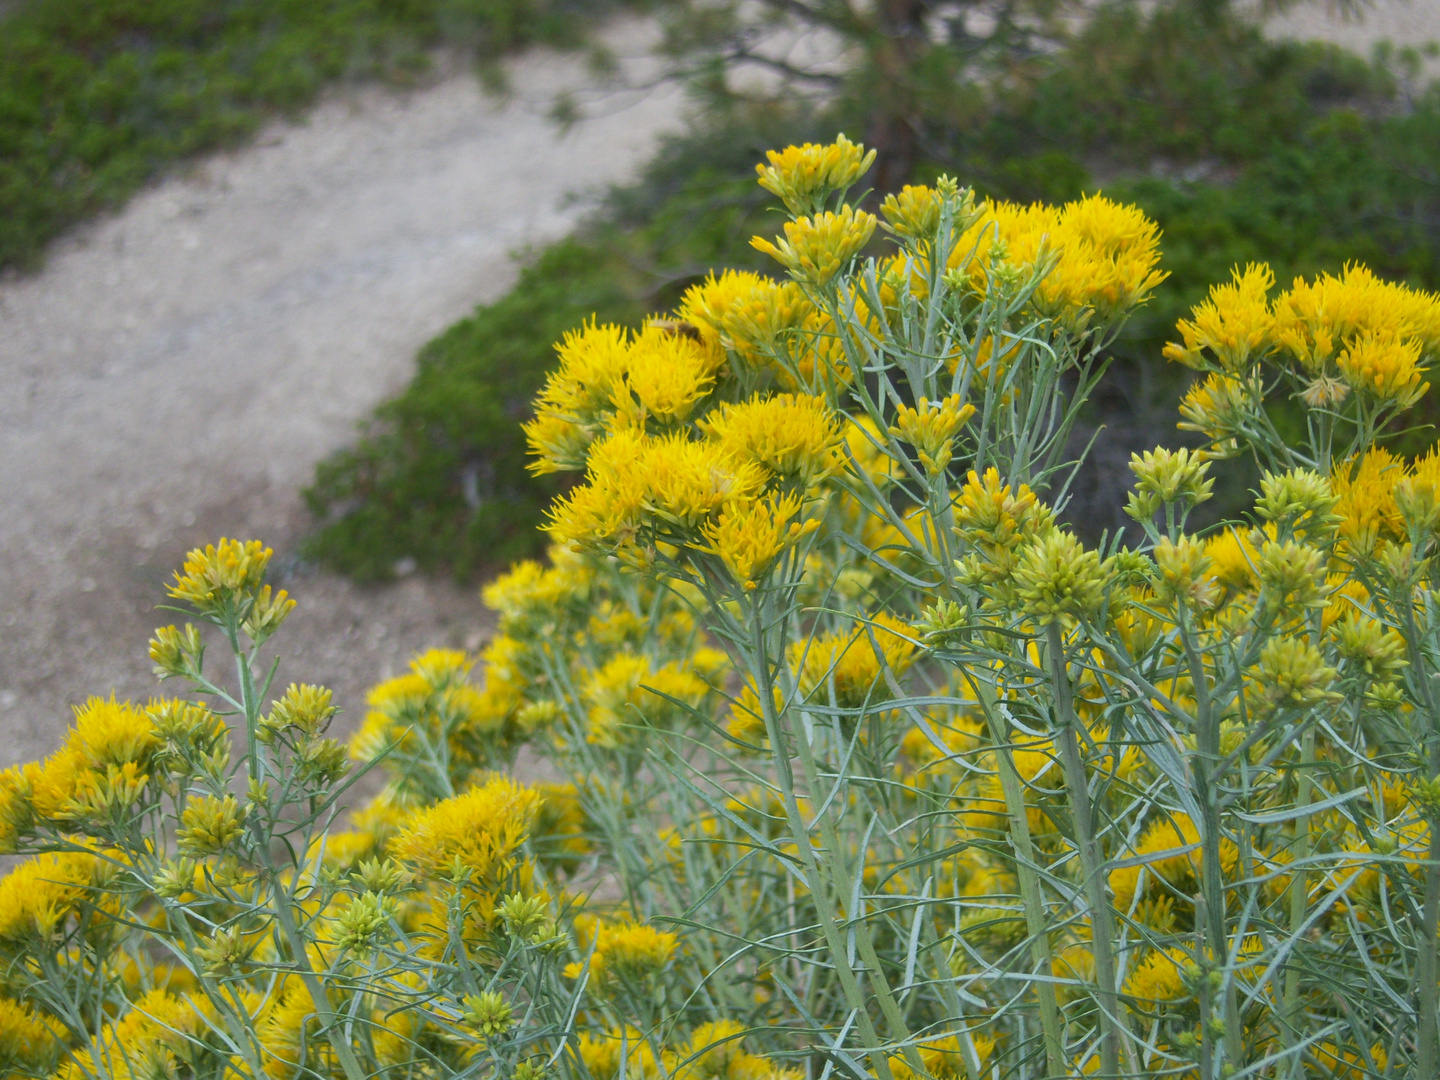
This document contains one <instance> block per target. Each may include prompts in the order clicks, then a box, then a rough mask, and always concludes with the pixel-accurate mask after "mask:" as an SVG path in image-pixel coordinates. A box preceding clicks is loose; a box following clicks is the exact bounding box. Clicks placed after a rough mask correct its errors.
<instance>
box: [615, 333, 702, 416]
mask: <svg viewBox="0 0 1440 1080" xmlns="http://www.w3.org/2000/svg"><path fill="white" fill-rule="evenodd" d="M723 359H724V357H723V355H722V356H721V360H722V361H723ZM714 386H715V364H714V362H713V358H712V357H711V356H709V355H707V354H706V352H705V350H703V349H702V347H701V346H700V345H698V344H697V343H696V342H695V341H694V340H693V339H691V338H689V337H687V336H685V335H684V334H673V333H670V332H668V331H667V330H665V329H664V328H663V327H661V326H658V325H655V324H651V325H649V326H647V327H645V329H644V330H642V331H641V332H640V333H639V334H638V335H637V336H636V338H635V341H634V343H633V344H632V345H631V347H630V352H629V355H628V356H627V363H626V369H625V378H624V381H623V383H621V384H619V385H617V386H616V387H615V389H614V391H613V394H612V400H613V402H614V405H615V408H616V409H617V411H618V412H619V413H620V415H621V416H622V417H625V418H626V420H627V421H628V422H630V423H633V424H636V425H640V424H643V423H644V422H645V420H646V419H654V420H656V421H657V422H659V423H661V424H677V423H680V422H681V421H683V420H686V419H688V418H689V416H690V414H691V413H692V412H694V411H695V407H696V406H697V405H698V404H699V403H700V402H701V400H702V399H704V398H705V397H706V395H708V394H709V393H710V391H711V390H712V389H714Z"/></svg>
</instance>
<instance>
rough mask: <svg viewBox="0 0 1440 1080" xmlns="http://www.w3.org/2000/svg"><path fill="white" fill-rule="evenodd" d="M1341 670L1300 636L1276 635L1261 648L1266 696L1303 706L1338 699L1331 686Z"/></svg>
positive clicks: (1259, 675)
mask: <svg viewBox="0 0 1440 1080" xmlns="http://www.w3.org/2000/svg"><path fill="white" fill-rule="evenodd" d="M1337 678H1339V672H1337V671H1336V670H1335V669H1334V668H1333V667H1331V666H1330V665H1328V664H1327V663H1325V658H1324V657H1323V656H1321V655H1320V650H1319V649H1317V648H1316V647H1315V646H1314V645H1312V644H1310V643H1309V642H1308V641H1304V640H1302V639H1299V638H1283V637H1282V638H1272V639H1271V640H1270V641H1268V642H1266V643H1265V645H1264V647H1263V648H1262V649H1261V650H1260V663H1259V664H1258V666H1257V670H1256V679H1257V681H1258V683H1259V685H1260V690H1261V692H1262V693H1263V694H1264V696H1265V698H1266V700H1268V701H1270V702H1272V703H1274V704H1276V705H1289V706H1293V707H1296V708H1303V707H1305V706H1308V705H1317V704H1319V703H1321V702H1326V701H1331V702H1333V701H1338V700H1339V699H1340V697H1341V695H1340V694H1337V693H1333V692H1331V690H1330V687H1331V686H1333V685H1334V683H1335V680H1336V679H1337Z"/></svg>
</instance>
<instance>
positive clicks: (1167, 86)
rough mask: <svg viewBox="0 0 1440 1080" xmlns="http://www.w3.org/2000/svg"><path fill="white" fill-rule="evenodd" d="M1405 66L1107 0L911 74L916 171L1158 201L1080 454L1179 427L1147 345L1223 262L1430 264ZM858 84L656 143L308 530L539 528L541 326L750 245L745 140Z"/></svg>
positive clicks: (433, 539)
mask: <svg viewBox="0 0 1440 1080" xmlns="http://www.w3.org/2000/svg"><path fill="white" fill-rule="evenodd" d="M1417 70H1418V65H1417V58H1416V56H1415V55H1413V54H1390V55H1387V56H1382V57H1379V58H1377V59H1376V60H1374V61H1367V60H1362V59H1360V58H1358V57H1355V56H1353V55H1349V54H1347V53H1345V52H1343V51H1341V50H1339V49H1337V48H1333V47H1330V46H1325V45H1319V44H1296V43H1288V42H1272V41H1267V40H1266V39H1265V38H1264V37H1263V36H1262V35H1261V34H1260V32H1259V31H1258V29H1256V28H1255V27H1254V26H1253V25H1250V24H1248V23H1246V22H1244V21H1242V20H1240V19H1239V18H1236V17H1234V16H1233V15H1231V14H1229V13H1228V11H1227V9H1224V8H1219V9H1217V8H1216V7H1215V6H1214V5H1203V4H1201V5H1197V4H1191V3H1178V4H1175V5H1173V6H1169V7H1160V8H1158V9H1156V10H1154V11H1153V12H1152V13H1150V14H1144V13H1142V12H1141V11H1140V9H1139V8H1138V7H1137V6H1135V5H1131V4H1123V3H1120V4H1112V5H1109V6H1106V7H1104V8H1102V9H1100V10H1099V12H1098V13H1097V14H1096V15H1095V17H1094V19H1093V20H1092V21H1091V23H1090V24H1089V25H1088V27H1087V29H1086V30H1085V31H1084V33H1083V34H1082V35H1081V36H1080V37H1079V39H1078V40H1076V41H1075V42H1074V43H1073V44H1072V45H1071V46H1070V47H1069V48H1067V49H1065V50H1063V51H1062V52H1060V53H1058V54H1056V55H1055V56H1053V57H1052V58H1051V59H1050V60H1049V61H1048V62H1047V63H1046V64H1045V65H1044V67H1043V68H1042V69H1040V71H1039V74H1038V75H1037V76H1034V77H1028V78H1022V79H1017V80H1014V81H1011V82H1007V83H1002V84H1001V87H1000V89H999V90H998V91H990V92H982V91H981V90H980V89H979V88H977V87H975V86H973V85H969V86H966V85H961V86H952V87H950V88H949V91H948V93H947V92H944V91H945V88H943V87H931V88H927V89H925V92H924V98H925V100H926V102H927V107H926V111H925V114H924V122H923V127H922V137H921V142H920V145H921V146H922V149H923V158H922V162H921V164H920V165H919V166H918V167H917V168H916V170H915V173H916V178H917V179H929V178H930V177H932V176H933V175H935V174H938V173H940V172H949V173H951V174H952V175H955V176H957V177H959V178H960V179H961V180H962V182H965V183H969V184H973V185H975V186H976V187H977V189H979V190H980V191H981V192H982V193H983V194H986V195H989V196H993V197H997V198H1009V199H1017V200H1026V201H1028V200H1035V199H1045V200H1064V199H1068V198H1073V197H1075V196H1076V195H1079V194H1081V193H1082V192H1085V191H1093V190H1096V189H1097V188H1099V189H1103V190H1104V191H1105V192H1106V193H1107V194H1110V195H1112V196H1113V197H1117V198H1122V199H1124V200H1127V201H1133V202H1136V203H1138V204H1139V205H1140V206H1141V207H1143V208H1144V209H1145V210H1146V211H1147V212H1148V213H1149V214H1151V215H1152V216H1153V217H1155V218H1156V219H1157V220H1158V221H1159V222H1160V224H1161V227H1162V228H1163V230H1164V238H1163V241H1162V247H1163V250H1164V263H1163V265H1164V268H1165V269H1166V270H1168V271H1169V272H1170V274H1171V276H1170V278H1169V280H1168V281H1167V282H1166V284H1165V285H1164V287H1163V288H1162V289H1161V290H1160V291H1159V293H1158V294H1157V296H1156V297H1155V299H1154V300H1152V302H1151V303H1150V305H1149V306H1148V307H1147V308H1146V309H1145V310H1144V311H1143V312H1142V313H1141V315H1140V316H1139V317H1137V318H1135V319H1134V320H1133V321H1132V323H1131V325H1130V326H1129V328H1128V330H1127V332H1126V334H1125V335H1124V337H1122V339H1121V340H1120V341H1118V342H1117V343H1116V346H1115V353H1116V355H1115V363H1116V365H1117V366H1118V369H1119V374H1120V375H1121V377H1119V378H1115V377H1112V378H1111V379H1109V380H1108V383H1107V384H1106V390H1105V392H1104V393H1102V394H1101V395H1100V396H1099V397H1098V399H1097V402H1096V412H1095V415H1094V416H1093V417H1092V420H1093V422H1094V423H1096V424H1102V423H1103V424H1106V425H1108V426H1109V427H1110V429H1111V432H1110V434H1109V435H1107V438H1109V440H1110V443H1109V444H1108V448H1107V449H1106V451H1105V452H1102V453H1099V454H1097V455H1095V456H1094V460H1095V462H1096V463H1098V464H1097V467H1098V468H1100V469H1102V470H1103V469H1104V468H1105V467H1106V465H1105V462H1106V460H1107V454H1108V456H1109V457H1110V458H1114V459H1115V460H1114V461H1113V462H1112V463H1111V464H1112V465H1115V466H1116V467H1117V468H1116V469H1114V470H1112V471H1116V472H1117V475H1119V474H1124V475H1125V476H1127V477H1128V474H1125V470H1124V466H1123V460H1124V459H1126V458H1128V454H1129V452H1130V449H1131V448H1132V447H1133V448H1139V447H1148V446H1151V445H1154V443H1155V442H1156V441H1157V440H1158V439H1161V438H1166V439H1169V438H1172V437H1173V433H1174V424H1175V416H1174V415H1173V406H1172V405H1171V404H1169V403H1170V402H1173V397H1174V394H1175V391H1176V382H1177V381H1179V380H1180V379H1182V378H1183V377H1184V373H1183V372H1180V371H1178V370H1175V369H1172V368H1167V366H1166V365H1165V364H1164V362H1163V361H1161V360H1160V349H1161V347H1162V346H1163V344H1164V343H1165V341H1166V340H1168V338H1169V337H1170V336H1171V335H1172V334H1173V328H1174V325H1175V320H1176V319H1177V318H1178V317H1179V316H1180V315H1181V314H1183V313H1185V312H1186V311H1187V310H1188V308H1189V307H1190V305H1192V304H1194V303H1195V302H1196V301H1197V300H1199V299H1200V298H1201V297H1202V296H1203V295H1204V293H1205V291H1206V290H1207V289H1208V288H1209V286H1210V285H1211V284H1213V283H1215V282H1218V281H1222V280H1225V279H1226V278H1227V277H1228V275H1229V273H1230V268H1231V267H1232V266H1234V265H1236V264H1243V263H1245V262H1248V261H1252V260H1260V259H1264V260H1266V261H1269V262H1270V263H1271V265H1272V266H1273V267H1274V269H1275V271H1276V275H1277V277H1278V278H1279V279H1280V281H1281V282H1288V280H1289V279H1290V277H1291V276H1293V275H1295V274H1300V273H1306V274H1309V273H1314V272H1316V271H1320V270H1337V269H1339V268H1340V267H1341V266H1342V265H1343V264H1344V263H1345V262H1347V261H1351V260H1358V261H1363V262H1366V263H1368V264H1369V265H1371V266H1372V267H1374V269H1375V270H1376V271H1377V272H1380V273H1382V274H1385V275H1386V276H1390V277H1395V278H1401V279H1404V280H1407V281H1409V282H1411V283H1413V284H1418V285H1421V286H1425V287H1427V288H1435V287H1437V286H1440V93H1437V92H1436V91H1435V90H1433V89H1432V90H1424V91H1421V90H1418V89H1417V88H1416V85H1415V84H1416V82H1417V76H1416V72H1417ZM865 105H866V103H865V101H864V100H863V99H854V100H845V99H842V100H839V101H837V102H836V103H835V104H834V105H833V106H832V107H831V108H830V109H829V110H828V111H826V112H824V113H822V114H809V115H806V114H804V113H801V112H799V111H790V112H786V111H785V110H783V109H776V108H775V107H773V106H770V107H765V108H761V109H758V110H757V109H751V108H747V107H746V106H744V105H743V104H740V103H737V104H735V105H734V106H733V107H730V108H728V109H725V110H723V111H722V112H720V113H719V114H718V115H716V116H714V117H712V118H711V120H710V121H709V124H708V126H704V127H702V129H701V130H698V131H696V132H695V133H693V134H691V135H689V136H686V137H684V138H682V139H679V140H676V141H674V142H672V143H671V144H670V145H669V146H668V147H667V148H666V150H665V152H664V153H662V154H661V156H660V158H659V159H658V160H657V161H656V162H655V164H654V165H653V166H652V167H651V169H650V170H649V171H648V172H647V174H646V175H645V176H644V177H643V178H642V179H641V180H640V181H639V182H638V183H637V184H636V185H635V186H633V187H631V188H628V189H625V190H622V191H618V192H616V193H614V195H612V197H611V199H610V200H609V202H608V203H607V204H606V206H605V208H604V210H603V212H602V213H601V214H600V215H598V217H597V219H596V220H595V221H594V222H592V224H591V225H590V226H589V227H588V228H586V229H585V230H582V231H581V232H580V233H578V234H577V235H576V236H574V237H572V238H571V239H569V240H566V241H564V242H562V243H561V244H560V245H558V246H556V247H554V248H552V249H550V250H548V251H546V252H544V253H541V254H540V255H539V256H538V257H537V258H536V259H535V260H534V261H532V262H531V264H530V266H529V268H528V269H527V270H526V271H525V272H524V273H522V275H521V278H520V280H519V282H518V283H517V284H516V286H515V288H514V289H513V290H512V291H511V292H510V293H509V294H508V295H506V296H505V297H503V298H501V299H500V300H498V301H496V302H495V303H493V304H489V305H485V306H482V307H481V308H479V309H478V310H477V312H476V314H475V315H474V316H472V317H471V318H470V319H468V320H466V321H464V322H462V323H460V324H459V325H458V326H456V327H455V328H453V329H452V330H451V331H449V332H447V333H446V334H445V335H443V336H442V337H440V338H439V339H437V340H436V341H435V342H433V343H432V344H431V345H430V346H428V347H427V348H426V350H425V351H424V353H423V354H422V356H421V363H420V371H419V373H418V375H417V377H416V379H415V382H414V383H413V384H412V385H411V387H410V388H409V389H408V390H407V391H405V392H404V393H403V394H402V395H401V396H400V397H399V398H397V399H396V400H394V401H392V402H390V403H389V404H387V405H385V406H384V407H383V408H382V409H381V410H380V412H379V413H378V415H377V416H376V418H375V420H374V421H373V422H372V423H371V424H370V425H369V427H368V429H367V431H366V432H365V434H364V435H363V437H362V438H361V439H360V441H359V442H358V444H357V445H356V447H355V448H353V449H351V450H349V451H346V452H344V453H342V454H341V455H338V456H337V457H336V458H333V459H332V460H330V461H329V462H327V463H325V464H324V465H323V466H322V467H321V469H320V472H319V475H318V477H317V481H316V484H315V486H314V487H313V488H312V489H311V491H310V492H309V498H310V503H311V506H312V508H313V509H314V510H315V511H316V513H317V514H318V515H319V516H320V519H321V522H322V525H321V528H320V529H319V531H318V532H317V533H316V534H315V536H314V537H313V540H312V543H311V546H310V550H311V552H312V553H313V554H314V555H315V556H316V557H318V558H321V559H323V560H325V561H327V562H329V563H330V564H331V565H333V566H336V567H338V568H339V569H341V570H344V571H346V572H348V573H352V574H355V575H357V576H361V577H384V576H386V575H387V574H388V573H389V572H390V571H391V568H392V567H393V566H394V565H395V563H396V561H397V560H399V559H402V558H414V559H415V560H416V561H417V562H418V563H419V565H420V566H421V567H423V568H425V569H429V570H437V569H442V568H444V569H449V570H452V571H454V572H456V573H459V574H461V575H468V574H472V573H474V572H476V571H478V570H482V569H484V568H485V567H487V566H493V565H496V564H500V563H503V562H504V561H506V560H507V559H510V558H512V557H513V556H514V555H516V554H518V553H520V552H521V551H524V550H526V549H533V548H534V547H535V546H537V545H538V544H539V543H540V541H541V539H542V538H541V537H540V536H539V535H538V534H536V533H535V532H534V531H533V526H534V525H535V524H536V523H537V521H538V520H539V515H540V509H541V507H543V505H544V503H545V502H546V500H547V498H548V496H549V495H550V493H551V491H552V490H553V489H551V488H547V487H546V486H545V485H544V484H542V483H540V482H537V481H535V480H534V479H532V478H530V477H528V476H527V475H526V474H525V472H524V470H523V466H524V460H525V456H524V446H523V440H522V439H521V435H520V431H519V422H520V421H521V420H522V419H523V418H524V417H525V413H526V408H527V405H528V401H529V398H530V397H531V395H532V394H533V393H534V391H535V390H536V389H537V388H538V387H539V385H540V383H541V382H542V381H543V378H544V375H545V372H546V370H547V369H548V367H549V366H550V363H551V361H552V358H553V355H554V353H553V348H552V344H553V342H554V341H555V340H557V339H558V338H559V337H560V335H561V333H562V332H563V331H565V330H567V329H570V328H572V327H574V326H577V325H579V324H580V323H581V322H582V321H584V320H585V319H587V318H589V317H590V316H591V315H592V313H594V314H595V315H597V316H598V318H599V319H600V320H601V321H617V322H622V323H629V324H631V325H634V324H637V323H638V322H639V321H640V319H641V318H643V316H644V315H645V314H646V313H649V312H656V311H661V310H664V309H666V308H667V307H668V306H669V305H671V304H672V303H673V302H674V300H675V299H677V298H678V295H679V293H680V292H681V291H683V287H684V286H685V285H688V284H689V283H690V282H692V281H693V280H695V275H696V274H697V273H699V272H700V268H702V267H705V266H736V267H739V266H747V267H757V266H763V265H764V263H763V261H762V260H759V259H758V258H757V257H756V255H755V252H754V251H752V250H751V249H750V247H749V243H748V241H749V238H750V236H751V235H752V234H753V233H756V232H768V231H774V229H775V228H776V224H775V221H774V220H772V217H773V215H769V214H767V213H766V208H767V207H768V206H769V202H768V200H767V199H765V198H764V193H763V192H762V191H760V189H759V188H758V187H757V186H756V185H755V183H754V163H755V161H757V160H759V158H760V157H761V156H762V151H763V149H764V148H766V147H771V146H780V145H784V144H785V143H786V142H788V141H796V140H798V139H802V138H811V139H828V138H831V137H833V135H834V133H835V132H836V131H837V130H844V131H848V132H850V133H852V134H859V133H861V132H862V131H863V117H864V115H865V112H864V109H865ZM722 210H723V211H724V212H723V213H721V212H720V211H722ZM1092 480H1093V482H1095V483H1104V482H1105V481H1104V479H1103V477H1102V478H1100V479H1098V480H1094V479H1093V478H1092ZM1123 482H1126V483H1128V479H1125V480H1124V481H1123ZM1103 501H1104V500H1103V499H1101V498H1097V499H1096V500H1095V502H1096V503H1097V504H1099V503H1101V502H1103ZM1217 501H1219V500H1217ZM1091 524H1092V525H1094V524H1095V523H1094V522H1092V523H1091ZM1100 524H1102V525H1103V524H1105V523H1100Z"/></svg>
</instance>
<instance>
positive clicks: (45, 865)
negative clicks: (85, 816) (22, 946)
mask: <svg viewBox="0 0 1440 1080" xmlns="http://www.w3.org/2000/svg"><path fill="white" fill-rule="evenodd" d="M103 873H104V868H103V867H102V866H101V864H100V862H99V860H98V859H97V858H96V857H95V856H93V855H87V854H84V853H82V852H63V853H58V854H46V855H37V856H36V857H35V858H33V859H26V860H25V861H24V862H22V863H19V864H18V865H16V866H15V868H14V869H13V870H11V871H10V872H9V873H8V874H6V875H5V876H4V877H3V878H0V941H5V942H12V943H19V942H25V941H27V940H31V939H35V938H39V939H40V940H48V939H49V938H50V937H51V936H53V935H54V933H55V932H56V930H57V929H58V928H59V927H60V925H61V924H62V923H63V922H64V921H65V920H66V918H68V917H69V915H70V914H71V913H73V912H74V911H75V910H76V908H77V907H78V906H79V905H80V903H81V902H82V901H83V900H84V899H85V898H86V895H87V893H88V891H89V888H90V886H91V884H92V883H94V882H95V881H96V880H97V879H99V878H100V877H101V876H103Z"/></svg>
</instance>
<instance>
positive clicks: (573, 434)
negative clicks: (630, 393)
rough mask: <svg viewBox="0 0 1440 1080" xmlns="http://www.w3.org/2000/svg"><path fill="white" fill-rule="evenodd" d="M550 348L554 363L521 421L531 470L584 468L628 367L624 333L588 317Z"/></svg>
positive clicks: (538, 471) (546, 470) (627, 336)
mask: <svg viewBox="0 0 1440 1080" xmlns="http://www.w3.org/2000/svg"><path fill="white" fill-rule="evenodd" d="M556 352H557V353H558V354H559V358H560V363H559V365H558V366H557V367H556V369H555V370H554V371H553V372H551V373H550V376H549V377H548V378H547V379H546V380H545V386H544V388H543V389H541V391H540V393H539V395H538V396H537V397H536V399H535V419H534V420H531V421H530V422H529V423H527V424H526V425H525V437H526V439H527V441H528V442H529V446H530V453H531V454H533V455H535V458H536V460H535V461H533V462H531V464H530V470H531V471H532V472H535V473H549V472H568V471H572V470H575V469H580V468H583V467H584V465H585V451H586V449H587V448H588V447H589V446H590V443H591V442H592V441H593V440H594V439H595V438H596V436H597V434H598V433H599V432H600V430H601V427H602V425H603V422H604V413H605V412H606V410H608V409H610V408H612V407H613V404H612V403H613V402H614V399H615V394H616V391H617V390H618V389H620V387H621V382H622V380H623V378H624V375H625V372H626V370H627V368H628V366H629V357H630V335H629V333H628V332H627V331H625V330H624V329H622V328H621V327H618V326H608V325H607V326H599V325H597V324H596V323H595V322H594V321H593V320H592V321H591V322H589V323H587V324H585V325H584V326H582V327H580V329H578V330H572V331H570V332H569V333H567V334H566V335H565V337H564V339H563V340H562V341H561V342H560V344H559V345H557V346H556Z"/></svg>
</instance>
